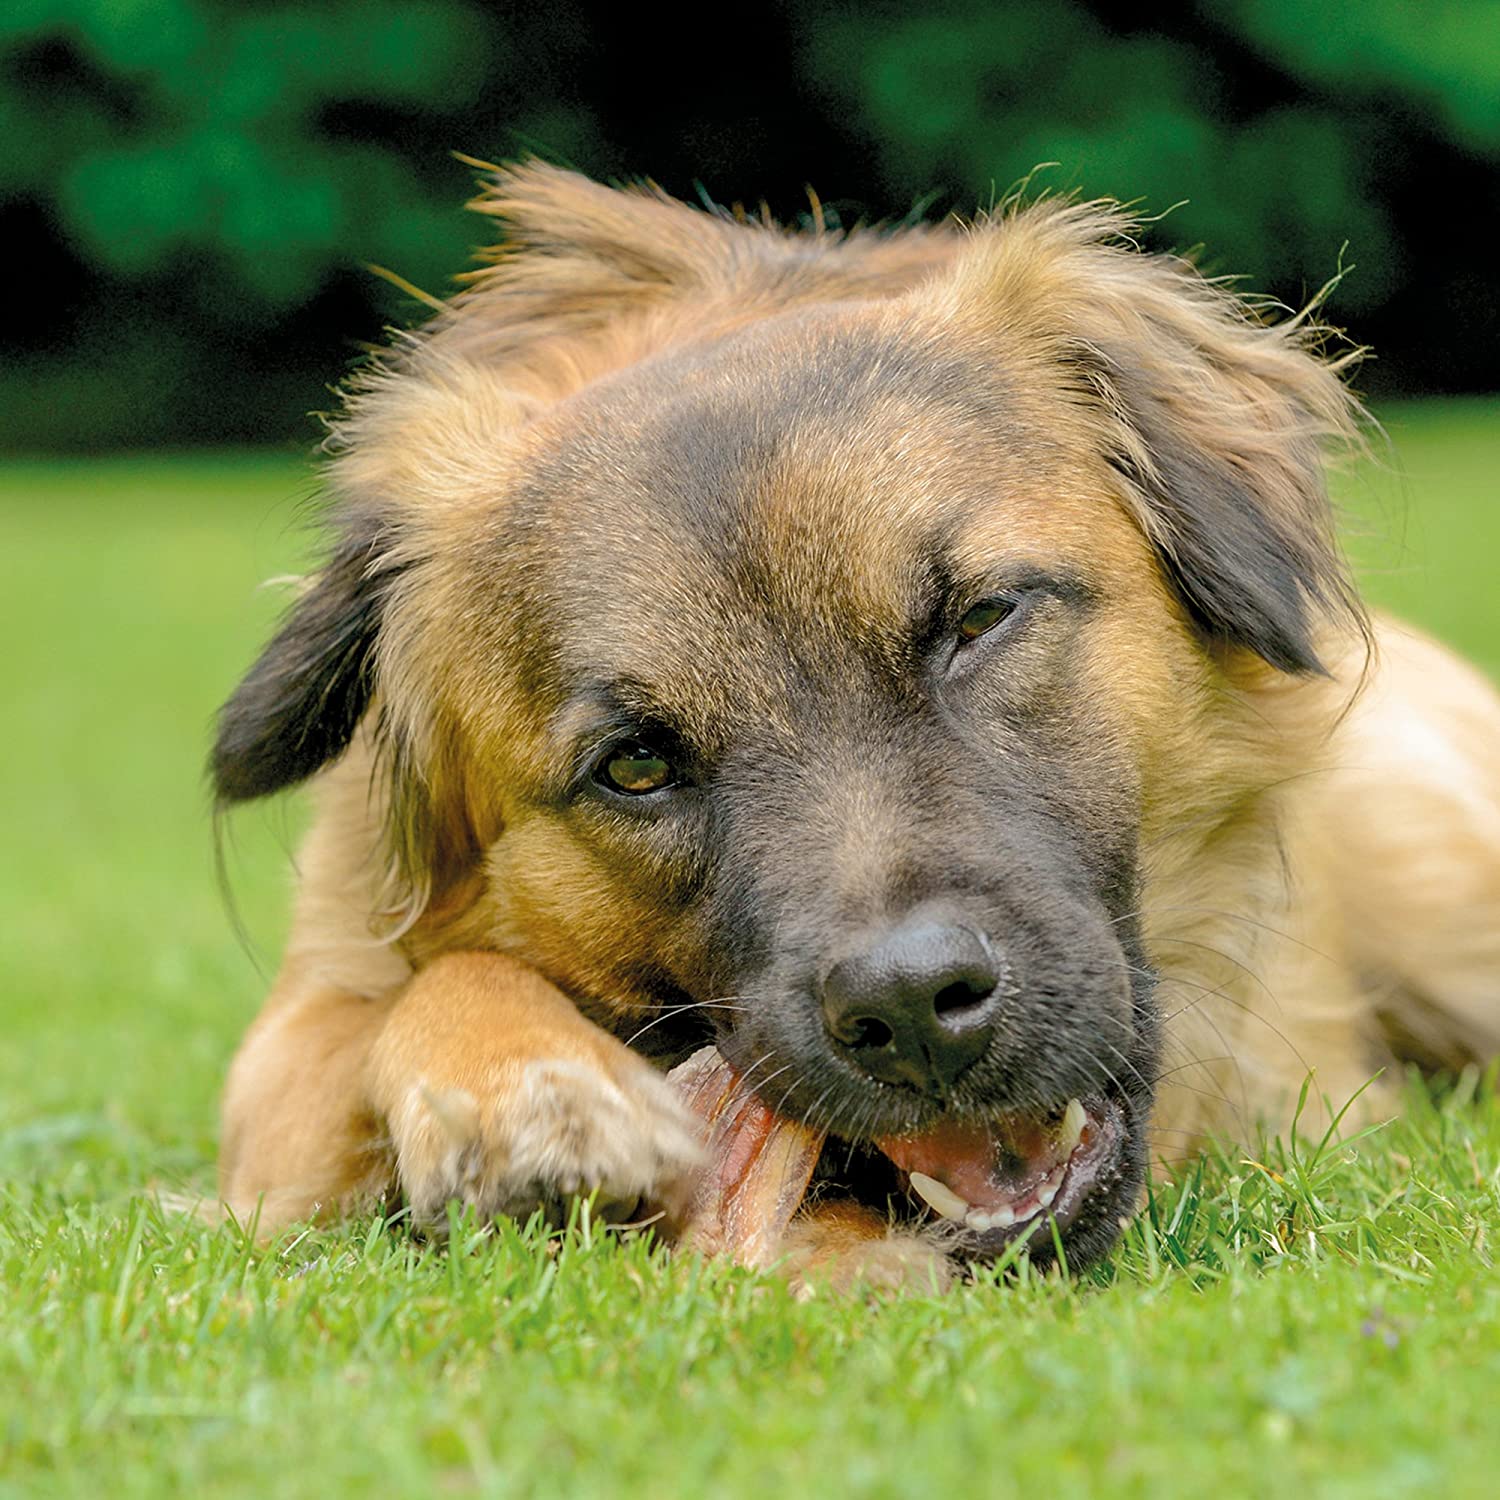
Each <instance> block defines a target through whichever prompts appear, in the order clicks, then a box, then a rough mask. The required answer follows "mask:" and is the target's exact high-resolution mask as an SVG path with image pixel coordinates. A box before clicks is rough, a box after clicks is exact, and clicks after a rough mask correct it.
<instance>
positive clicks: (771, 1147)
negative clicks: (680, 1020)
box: [667, 1047, 823, 1270]
mask: <svg viewBox="0 0 1500 1500" xmlns="http://www.w3.org/2000/svg"><path fill="white" fill-rule="evenodd" d="M667 1077H668V1078H669V1080H670V1081H671V1082H672V1083H673V1084H675V1085H676V1086H677V1089H678V1091H679V1092H680V1093H681V1094H682V1096H683V1098H684V1099H685V1100H686V1102H687V1104H688V1107H689V1108H690V1109H692V1110H693V1111H694V1112H695V1113H696V1114H698V1115H700V1116H701V1117H702V1118H703V1120H704V1121H705V1122H706V1124H707V1125H708V1127H709V1129H708V1150H707V1161H706V1165H705V1166H704V1169H703V1175H702V1177H701V1179H700V1181H699V1185H698V1190H697V1194H696V1196H695V1197H694V1199H693V1204H692V1207H691V1209H690V1210H689V1213H688V1216H687V1220H686V1223H685V1227H684V1228H683V1230H682V1232H681V1234H680V1235H678V1237H677V1243H678V1244H680V1245H684V1246H687V1247H689V1248H691V1249H694V1250H701V1251H703V1252H704V1253H705V1254H707V1255H728V1256H730V1257H731V1258H732V1259H734V1260H735V1261H737V1262H738V1263H739V1264H740V1265H742V1266H748V1267H750V1268H751V1269H752V1270H760V1269H763V1268H765V1267H766V1266H769V1265H770V1264H771V1263H772V1262H773V1261H775V1260H776V1258H777V1256H778V1254H779V1253H780V1248H781V1241H782V1236H783V1235H784V1234H785V1232H786V1227H787V1225H788V1223H790V1222H791V1218H792V1215H793V1214H794V1213H796V1212H797V1210H798V1209H799V1208H800V1207H801V1206H802V1200H803V1198H804V1197H805V1196H806V1194H807V1184H808V1182H809V1181H810V1180H811V1178H812V1174H813V1168H814V1167H815V1166H816V1165H817V1161H818V1153H819V1152H820V1151H821V1150H822V1149H823V1132H822V1131H818V1130H813V1129H811V1128H809V1127H808V1126H806V1125H804V1124H802V1123H800V1122H799V1121H796V1120H788V1119H784V1118H783V1117H782V1116H780V1115H777V1114H775V1113H773V1112H772V1111H771V1110H770V1109H768V1108H767V1107H766V1106H765V1105H764V1104H763V1103H761V1101H760V1099H759V1098H758V1097H757V1096H756V1095H755V1094H754V1093H753V1092H752V1091H751V1090H750V1089H749V1088H747V1087H746V1086H745V1084H744V1083H743V1081H742V1080H741V1078H740V1076H739V1074H738V1073H736V1072H735V1071H734V1069H733V1068H731V1067H730V1066H729V1064H728V1063H727V1062H725V1061H724V1058H723V1056H722V1055H721V1054H720V1052H719V1049H718V1048H717V1047H703V1048H701V1049H700V1050H699V1051H697V1052H695V1053H694V1054H693V1055H692V1056H691V1057H690V1058H688V1060H687V1061H686V1062H684V1063H679V1064H678V1066H677V1067H675V1068H673V1069H672V1071H671V1072H670V1073H669V1074H668V1075H667Z"/></svg>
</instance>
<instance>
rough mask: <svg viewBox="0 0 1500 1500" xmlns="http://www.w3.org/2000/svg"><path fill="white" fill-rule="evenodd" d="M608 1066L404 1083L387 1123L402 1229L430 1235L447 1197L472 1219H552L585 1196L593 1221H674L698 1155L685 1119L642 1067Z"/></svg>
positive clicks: (532, 1064) (534, 1066)
mask: <svg viewBox="0 0 1500 1500" xmlns="http://www.w3.org/2000/svg"><path fill="white" fill-rule="evenodd" d="M613 1061H614V1063H615V1066H614V1067H613V1068H606V1067H603V1066H601V1065H600V1064H599V1063H597V1062H594V1061H586V1060H581V1059H578V1058H572V1057H541V1058H531V1059H525V1060H511V1061H506V1062H502V1063H498V1064H496V1065H495V1066H494V1067H493V1068H492V1069H491V1070H490V1071H489V1074H488V1076H487V1077H485V1078H483V1079H481V1080H469V1081H468V1083H467V1086H464V1087H457V1086H452V1085H444V1084H443V1083H441V1082H439V1081H438V1080H436V1079H434V1078H430V1077H421V1078H417V1079H415V1080H413V1081H412V1083H411V1084H410V1086H409V1087H408V1089H407V1090H406V1094H405V1097H404V1099H403V1100H402V1101H401V1103H400V1105H399V1107H398V1108H397V1109H395V1110H393V1111H392V1112H391V1114H390V1116H389V1125H390V1131H391V1138H392V1144H393V1145H394V1147H395V1153H396V1169H397V1173H398V1176H399V1178H400V1182H401V1186H402V1189H403V1191H404V1193H405V1197H406V1201H407V1204H408V1206H409V1208H410V1211H411V1216H412V1220H413V1222H414V1223H416V1224H419V1225H422V1226H424V1227H427V1228H429V1229H432V1228H437V1229H440V1228H441V1227H442V1226H443V1225H444V1224H445V1223H446V1210H447V1205H448V1204H449V1203H450V1202H455V1201H456V1202H458V1203H460V1204H463V1205H465V1206H467V1207H471V1208H473V1209H474V1210H475V1212H476V1213H477V1214H478V1215H479V1216H480V1217H481V1218H484V1219H488V1218H492V1217H494V1216H495V1215H496V1214H508V1215H511V1216H512V1217H515V1218H519V1219H524V1218H527V1217H529V1216H530V1214H532V1213H533V1212H534V1211H535V1210H536V1209H538V1208H540V1209H542V1210H543V1211H544V1212H546V1213H547V1214H548V1216H549V1217H551V1218H554V1219H556V1218H557V1217H559V1216H560V1215H561V1213H562V1212H563V1210H564V1205H565V1204H566V1203H567V1201H568V1200H569V1199H572V1198H577V1197H585V1196H588V1195H590V1194H594V1195H597V1197H596V1200H595V1201H596V1209H597V1211H598V1212H599V1213H600V1214H601V1215H602V1216H608V1217H611V1218H628V1217H630V1216H631V1215H633V1214H634V1213H636V1212H637V1211H638V1210H640V1209H642V1208H643V1207H644V1208H649V1209H657V1208H660V1209H663V1210H665V1211H666V1213H667V1214H668V1215H669V1216H675V1215H676V1214H679V1213H680V1212H681V1211H682V1208H683V1206H684V1205H685V1203H686V1202H687V1200H688V1198H689V1196H690V1194H691V1190H692V1183H693V1179H694V1175H695V1172H696V1170H697V1168H698V1166H699V1163H700V1161H701V1158H702V1147H701V1145H700V1141H699V1134H698V1128H697V1123H696V1121H695V1120H694V1118H693V1117H692V1116H691V1115H690V1114H689V1113H688V1111H687V1110H686V1109H685V1108H684V1107H683V1106H682V1104H681V1103H680V1102H679V1100H678V1098H677V1096H676V1094H675V1092H674V1091H673V1090H672V1088H671V1087H670V1085H668V1084H667V1083H666V1081H665V1080H664V1079H663V1078H661V1076H660V1075H659V1074H657V1073H656V1072H655V1071H654V1070H653V1069H652V1068H651V1067H650V1066H649V1065H648V1064H646V1063H644V1062H642V1061H641V1060H640V1059H638V1058H634V1057H630V1056H628V1055H626V1056H625V1057H624V1058H621V1059H614V1060H613Z"/></svg>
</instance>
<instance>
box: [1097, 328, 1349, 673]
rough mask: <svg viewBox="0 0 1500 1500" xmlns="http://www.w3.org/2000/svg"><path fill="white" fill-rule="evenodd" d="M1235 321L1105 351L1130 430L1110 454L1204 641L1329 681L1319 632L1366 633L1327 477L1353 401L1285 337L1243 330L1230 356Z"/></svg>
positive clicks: (1104, 372)
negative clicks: (1329, 446)
mask: <svg viewBox="0 0 1500 1500" xmlns="http://www.w3.org/2000/svg"><path fill="white" fill-rule="evenodd" d="M1185 311H1187V312H1197V313H1199V314H1200V315H1201V314H1202V313H1203V312H1204V311H1205V309H1203V308H1201V307H1200V308H1193V307H1191V305H1190V306H1189V308H1188V309H1185ZM1226 311H1227V310H1226ZM1224 316H1225V315H1224V313H1219V314H1218V316H1217V317H1206V318H1204V319H1203V325H1204V326H1203V327H1201V328H1199V329H1197V330H1195V331H1194V336H1193V337H1192V338H1191V339H1188V338H1183V337H1182V336H1181V335H1182V333H1183V332H1184V330H1181V329H1178V330H1175V331H1174V330H1172V329H1170V328H1166V329H1164V328H1162V327H1160V326H1158V327H1156V328H1155V329H1154V330H1153V329H1151V328H1150V327H1149V326H1147V327H1145V328H1143V329H1142V330H1141V332H1140V338H1139V339H1138V341H1137V342H1136V343H1135V344H1134V345H1132V344H1130V343H1125V342H1115V343H1114V344H1113V345H1112V346H1109V347H1102V346H1095V347H1094V348H1093V349H1092V351H1091V355H1090V358H1091V360H1092V361H1093V362H1094V364H1095V372H1094V379H1095V383H1096V385H1097V386H1099V387H1101V388H1102V389H1104V390H1105V391H1107V393H1108V397H1109V403H1110V406H1111V407H1112V408H1113V410H1114V412H1115V414H1116V415H1117V416H1118V417H1119V418H1120V419H1122V421H1123V424H1124V426H1125V436H1126V440H1125V441H1124V442H1121V443H1119V444H1118V445H1117V446H1116V447H1115V449H1114V451H1113V452H1112V453H1111V454H1110V458H1111V461H1112V462H1113V463H1114V465H1115V467H1116V468H1117V469H1118V470H1119V471H1120V472H1121V473H1122V474H1123V475H1124V477H1125V478H1126V479H1128V480H1129V482H1130V484H1131V487H1132V489H1133V490H1134V491H1135V493H1136V495H1137V496H1138V497H1139V502H1140V504H1141V505H1142V507H1143V510H1144V515H1143V524H1144V525H1145V529H1146V531H1147V534H1148V536H1150V538H1151V540H1152V542H1153V544H1154V545H1155V547H1156V550H1157V553H1158V555H1159V557H1160V558H1161V561H1162V566H1163V568H1164V570H1165V572H1166V574H1167V577H1168V579H1169V580H1170V581H1171V583H1172V585H1173V587H1174V588H1175V589H1176V591H1177V593H1178V595H1179V597H1180V598H1181V600H1182V602H1183V605H1184V607H1185V608H1186V610H1187V612H1188V615H1189V616H1190V617H1191V618H1192V620H1193V621H1194V622H1195V623H1196V624H1197V625H1198V627H1199V628H1200V629H1201V630H1202V631H1203V633H1204V634H1205V635H1206V636H1207V637H1209V638H1210V639H1213V640H1219V641H1223V642H1227V643H1229V644H1231V645H1234V646H1239V647H1243V648H1244V649H1246V650H1248V651H1252V652H1254V653H1255V654H1256V655H1257V656H1259V657H1261V658H1262V659H1263V660H1265V661H1266V662H1268V663H1269V664H1270V665H1271V666H1273V667H1276V668H1278V669H1279V670H1280V671H1283V672H1289V673H1302V674H1306V673H1319V672H1322V671H1324V667H1323V664H1322V662H1321V660H1320V659H1319V654H1318V648H1317V644H1316V640H1317V636H1318V634H1319V625H1320V624H1321V623H1325V622H1327V621H1329V620H1332V619H1338V620H1340V622H1341V623H1342V624H1343V625H1344V626H1346V627H1352V628H1354V629H1356V630H1359V629H1362V628H1363V612H1362V609H1361V606H1360V604H1359V601H1358V598H1357V596H1356V594H1355V592H1354V589H1353V586H1352V584H1351V582H1350V580H1349V577H1348V574H1347V571H1346V568H1345V564H1344V561H1343V557H1342V554H1341V552H1340V550H1339V547H1338V543H1337V540H1336V538H1335V535H1334V518H1333V510H1332V507H1331V505H1330V503H1329V500H1328V496H1327V491H1326V485H1325V478H1324V448H1325V442H1326V440H1327V439H1329V438H1341V437H1344V436H1345V435H1346V434H1347V432H1348V430H1349V415H1348V413H1349V411H1350V409H1351V407H1352V402H1350V401H1349V398H1348V397H1347V396H1346V395H1345V394H1344V392H1343V389H1342V387H1341V385H1340V384H1339V382H1338V380H1337V377H1336V376H1335V375H1334V374H1333V373H1332V372H1331V371H1329V370H1328V369H1327V368H1326V367H1325V366H1324V365H1322V364H1321V363H1320V362H1319V361H1318V360H1317V359H1315V357H1314V356H1313V355H1312V354H1311V353H1309V352H1307V351H1306V350H1304V349H1302V348H1300V347H1297V346H1296V344H1295V343H1293V342H1290V341H1287V340H1285V339H1284V338H1281V337H1279V335H1280V334H1281V330H1279V329H1274V328H1257V327H1254V326H1253V325H1250V324H1248V323H1245V322H1235V323H1233V324H1231V325H1230V326H1229V328H1228V330H1227V332H1228V334H1229V335H1230V336H1229V337H1227V338H1224V337H1221V338H1220V339H1219V340H1218V347H1215V341H1214V337H1213V336H1214V335H1215V334H1216V333H1220V331H1221V330H1220V329H1219V328H1218V327H1216V324H1217V323H1218V322H1219V321H1220V319H1222V318H1224ZM1256 339H1262V340H1264V341H1265V344H1266V347H1263V348H1259V349H1256V348H1255V347H1254V341H1255V340H1256ZM1246 344H1248V345H1249V346H1250V347H1249V348H1248V349H1246V348H1245V347H1244V346H1245V345H1246ZM1250 355H1254V356H1256V357H1254V358H1250V357H1248V356H1250Z"/></svg>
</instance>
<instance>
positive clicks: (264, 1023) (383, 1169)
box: [219, 974, 395, 1233]
mask: <svg viewBox="0 0 1500 1500" xmlns="http://www.w3.org/2000/svg"><path fill="white" fill-rule="evenodd" d="M392 1004H393V1001H392V1000H389V999H386V1000H372V999H368V998H366V997H365V996H362V995H357V994H353V993H350V992H349V991H347V990H342V989H339V988H336V987H331V986H328V985H326V984H313V983H303V982H299V980H298V979H297V977H296V976H295V974H293V975H288V976H284V977H283V979H282V981H281V983H280V984H278V986H277V989H276V990H275V991H274V992H273V993H272V995H271V998H270V1000H269V1001H268V1002H267V1003H266V1006H265V1009H264V1010H263V1011H262V1012H261V1014H260V1016H259V1017H258V1019H257V1020H256V1022H255V1024H254V1025H253V1026H252V1027H251V1028H250V1030H249V1032H248V1033H247V1035H246V1037H245V1040H244V1041H243V1042H242V1043H241V1045H240V1050H239V1052H238V1053H237V1054H236V1055H235V1059H234V1064H233V1066H232V1067H231V1068H230V1071H229V1080H228V1083H227V1084H226V1086H225V1090H224V1106H223V1116H222V1142H221V1145H220V1150H219V1197H220V1200H221V1201H222V1202H223V1204H224V1205H225V1207H226V1208H227V1209H228V1210H229V1211H230V1212H231V1213H232V1214H234V1216H235V1217H236V1218H237V1219H239V1220H240V1221H241V1222H242V1223H250V1222H252V1221H253V1222H255V1223H256V1224H257V1225H258V1227H259V1229H260V1231H261V1232H262V1233H271V1232H273V1231H275V1230H277V1229H280V1228H281V1227H283V1226H284V1225H286V1224H291V1223H296V1222H299V1221H301V1220H304V1219H316V1218H336V1217H338V1216H339V1215H341V1214H347V1213H350V1212H354V1211H357V1210H358V1209H360V1208H362V1207H364V1206H366V1205H368V1204H372V1203H374V1202H376V1201H378V1200H379V1198H380V1197H381V1196H382V1195H383V1194H385V1193H387V1192H388V1191H389V1190H390V1189H391V1188H392V1187H393V1186H394V1183H395V1173H394V1165H393V1161H392V1157H391V1152H390V1149H389V1143H388V1141H387V1139H386V1134H385V1128H384V1126H383V1124H382V1122H381V1121H380V1119H379V1117H378V1116H377V1115H376V1113H375V1112H374V1110H373V1109H372V1108H371V1106H370V1103H369V1100H368V1097H367V1094H366V1090H365V1081H364V1080H365V1072H366V1069H367V1067H368V1065H369V1058H370V1049H371V1048H372V1046H373V1045H374V1042H375V1038H376V1036H377V1035H378V1034H379V1031H380V1028H381V1026H382V1025H384V1023H385V1020H386V1017H387V1016H388V1015H389V1014H390V1012H391V1007H392Z"/></svg>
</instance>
